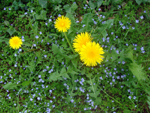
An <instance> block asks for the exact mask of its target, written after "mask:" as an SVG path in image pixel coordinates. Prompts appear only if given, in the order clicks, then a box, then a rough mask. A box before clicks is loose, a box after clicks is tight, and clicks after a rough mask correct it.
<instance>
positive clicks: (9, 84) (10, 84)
mask: <svg viewBox="0 0 150 113" xmlns="http://www.w3.org/2000/svg"><path fill="white" fill-rule="evenodd" d="M15 87H17V84H16V83H12V82H10V83H7V84H5V85H4V86H3V88H4V89H14V88H15Z"/></svg>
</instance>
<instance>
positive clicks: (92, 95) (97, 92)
mask: <svg viewBox="0 0 150 113" xmlns="http://www.w3.org/2000/svg"><path fill="white" fill-rule="evenodd" d="M89 95H90V96H91V97H94V98H97V96H98V95H99V91H96V92H95V93H89Z"/></svg>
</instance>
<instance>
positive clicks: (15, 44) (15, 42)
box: [9, 36, 22, 49]
mask: <svg viewBox="0 0 150 113" xmlns="http://www.w3.org/2000/svg"><path fill="white" fill-rule="evenodd" d="M9 44H10V47H11V48H13V49H19V47H21V45H22V40H21V39H20V38H19V37H17V36H14V37H11V39H10V40H9Z"/></svg>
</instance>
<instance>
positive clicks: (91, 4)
mask: <svg viewBox="0 0 150 113" xmlns="http://www.w3.org/2000/svg"><path fill="white" fill-rule="evenodd" d="M89 6H90V7H91V8H92V9H95V7H96V6H95V4H94V3H93V2H92V1H91V0H90V1H89Z"/></svg>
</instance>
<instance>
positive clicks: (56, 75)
mask: <svg viewBox="0 0 150 113" xmlns="http://www.w3.org/2000/svg"><path fill="white" fill-rule="evenodd" d="M57 80H62V78H61V75H60V74H59V73H58V71H56V72H54V73H52V74H51V75H50V77H49V81H50V82H51V81H57Z"/></svg>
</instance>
